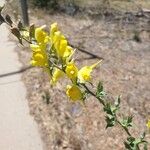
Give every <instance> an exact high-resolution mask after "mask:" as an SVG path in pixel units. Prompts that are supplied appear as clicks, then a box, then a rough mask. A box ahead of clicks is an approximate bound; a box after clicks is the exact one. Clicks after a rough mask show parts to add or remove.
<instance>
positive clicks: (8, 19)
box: [5, 14, 13, 27]
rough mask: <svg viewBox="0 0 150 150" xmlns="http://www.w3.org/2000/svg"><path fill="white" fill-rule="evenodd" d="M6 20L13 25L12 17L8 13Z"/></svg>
mask: <svg viewBox="0 0 150 150" xmlns="http://www.w3.org/2000/svg"><path fill="white" fill-rule="evenodd" d="M5 20H6V22H7V23H8V24H9V25H10V26H11V27H12V24H13V22H12V20H11V17H10V16H9V15H8V14H7V15H6V16H5Z"/></svg>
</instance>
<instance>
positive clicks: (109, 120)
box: [105, 115, 116, 128]
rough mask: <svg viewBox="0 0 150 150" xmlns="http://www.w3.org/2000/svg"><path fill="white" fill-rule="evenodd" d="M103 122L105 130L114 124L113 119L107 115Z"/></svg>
mask: <svg viewBox="0 0 150 150" xmlns="http://www.w3.org/2000/svg"><path fill="white" fill-rule="evenodd" d="M105 120H106V123H107V125H106V128H109V127H113V126H114V125H115V123H116V120H115V117H114V116H111V115H107V116H106V118H105Z"/></svg>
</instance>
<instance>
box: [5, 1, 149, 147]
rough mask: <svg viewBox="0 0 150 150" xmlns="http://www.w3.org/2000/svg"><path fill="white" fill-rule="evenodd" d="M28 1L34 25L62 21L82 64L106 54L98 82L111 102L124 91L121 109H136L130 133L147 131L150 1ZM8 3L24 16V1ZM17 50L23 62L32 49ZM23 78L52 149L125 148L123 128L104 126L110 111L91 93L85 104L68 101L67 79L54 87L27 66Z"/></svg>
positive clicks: (14, 13)
mask: <svg viewBox="0 0 150 150" xmlns="http://www.w3.org/2000/svg"><path fill="white" fill-rule="evenodd" d="M27 4H28V14H29V22H30V24H31V23H35V25H36V26H40V25H43V24H46V25H47V30H49V25H50V24H51V23H53V22H58V24H59V27H60V29H61V31H62V32H63V33H64V34H65V36H66V37H67V38H68V40H69V42H70V44H71V45H73V46H74V47H75V48H77V51H76V52H77V54H76V56H75V58H76V62H77V64H78V66H83V65H86V64H92V63H94V62H96V61H97V60H98V59H103V63H102V65H101V67H100V68H98V69H97V70H95V72H94V74H93V78H94V84H97V83H98V81H99V80H101V81H103V83H104V87H105V89H106V91H107V92H108V94H109V97H110V99H111V100H112V101H113V99H114V98H115V97H116V96H118V95H122V101H121V111H122V112H123V114H124V115H129V114H133V116H134V122H135V124H136V125H135V126H134V130H132V129H131V132H133V134H134V135H137V136H138V135H139V134H140V133H142V132H143V130H144V129H146V126H145V124H146V121H147V119H148V118H149V117H150V109H149V108H150V92H149V91H150V85H149V83H150V1H149V0H28V1H27ZM6 6H7V10H6V11H7V12H8V13H9V14H10V15H12V17H13V18H14V20H16V22H17V20H18V19H22V15H21V7H20V1H18V0H8V2H7V5H6ZM17 52H18V55H19V58H20V61H21V62H22V64H23V65H24V66H26V65H27V64H29V61H30V58H31V52H30V50H29V48H28V47H25V48H22V47H19V48H17ZM22 80H23V81H24V83H25V85H26V87H27V97H28V104H29V107H30V113H31V114H32V115H33V116H34V118H35V120H36V122H37V124H38V126H39V128H40V131H41V136H42V139H43V141H44V143H45V145H46V147H47V150H62V149H67V150H122V149H124V148H123V147H124V146H123V141H124V139H125V138H126V135H125V134H124V133H123V131H122V130H120V129H118V127H115V128H113V129H107V130H106V129H105V126H106V123H105V114H104V113H103V110H102V107H101V106H99V103H98V102H96V101H95V100H94V99H93V98H92V97H90V98H89V100H88V101H87V103H86V106H85V107H86V109H85V108H82V107H81V106H80V105H79V104H72V103H70V102H68V100H67V98H66V96H65V93H64V90H63V89H64V85H65V83H58V84H57V85H56V87H53V88H52V87H50V85H49V78H48V77H47V75H46V74H45V73H44V72H43V71H42V70H41V69H39V68H32V69H29V70H27V71H25V72H24V74H23V76H22ZM64 82H67V81H64ZM45 97H46V98H45ZM146 138H147V140H149V139H150V136H149V135H147V137H146Z"/></svg>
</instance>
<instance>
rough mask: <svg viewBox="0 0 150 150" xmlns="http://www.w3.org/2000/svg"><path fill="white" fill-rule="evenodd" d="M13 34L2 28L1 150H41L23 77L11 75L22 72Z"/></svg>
mask: <svg viewBox="0 0 150 150" xmlns="http://www.w3.org/2000/svg"><path fill="white" fill-rule="evenodd" d="M9 35H10V32H9V30H8V29H7V28H6V26H5V25H1V26H0V52H1V54H0V68H1V69H0V75H1V77H0V149H1V150H35V149H36V150H42V149H43V144H42V141H41V138H40V135H39V132H38V127H37V124H36V123H35V122H34V121H33V118H32V117H31V116H30V114H29V108H28V104H27V99H26V88H25V85H24V83H23V82H22V81H21V74H12V75H9V76H7V75H8V73H13V72H15V71H17V70H19V69H20V68H21V66H22V65H21V64H20V63H19V61H18V57H17V53H16V52H15V47H16V43H14V42H11V41H10V38H9ZM2 75H4V76H2Z"/></svg>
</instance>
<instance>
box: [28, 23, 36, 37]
mask: <svg viewBox="0 0 150 150" xmlns="http://www.w3.org/2000/svg"><path fill="white" fill-rule="evenodd" d="M34 35H35V26H34V24H32V25H31V26H30V28H29V37H30V40H31V39H33V38H35V37H34Z"/></svg>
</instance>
